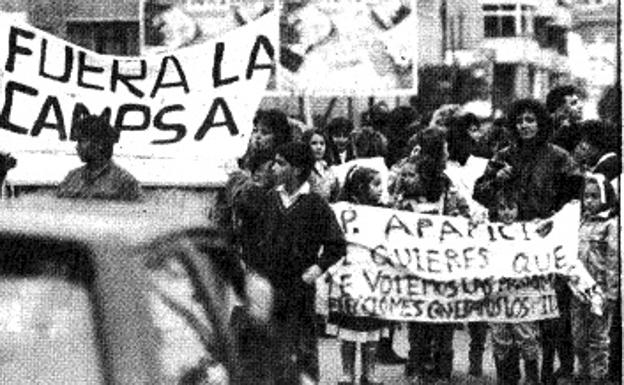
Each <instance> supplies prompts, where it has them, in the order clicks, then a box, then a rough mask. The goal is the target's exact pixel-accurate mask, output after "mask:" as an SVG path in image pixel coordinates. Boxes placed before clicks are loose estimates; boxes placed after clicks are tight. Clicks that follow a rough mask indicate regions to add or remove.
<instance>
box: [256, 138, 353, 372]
mask: <svg viewBox="0 0 624 385" xmlns="http://www.w3.org/2000/svg"><path fill="white" fill-rule="evenodd" d="M314 162H315V160H314V155H313V154H312V151H311V150H310V148H309V146H307V145H305V144H303V143H294V142H292V143H286V144H284V145H281V146H279V147H278V148H277V149H276V155H275V161H274V164H273V166H272V170H271V171H272V173H273V178H274V181H275V182H276V187H275V188H274V189H272V190H271V191H269V193H268V195H267V197H266V200H265V204H264V209H263V212H262V217H263V220H262V226H261V228H260V229H259V231H260V239H261V241H260V244H259V247H258V248H257V250H256V255H255V256H254V257H253V258H251V261H250V262H251V265H252V267H253V268H254V269H255V270H256V271H258V272H259V273H260V274H261V275H264V276H265V277H266V278H267V279H268V280H269V282H271V284H272V285H273V288H274V308H273V310H274V311H273V316H272V318H273V319H272V321H273V322H272V334H273V336H274V341H275V350H274V353H273V357H272V358H271V361H272V367H273V377H274V380H275V383H277V384H282V383H283V384H294V383H298V382H299V377H300V376H301V375H304V376H305V375H307V376H308V377H312V378H316V377H318V374H317V372H318V360H317V358H318V357H317V353H316V333H315V328H314V324H315V316H314V294H315V287H314V284H315V280H316V278H318V277H319V276H320V275H321V274H322V273H323V272H324V271H325V270H326V269H327V268H328V267H330V266H331V265H333V264H334V263H336V262H337V261H338V260H339V259H340V258H341V257H343V256H344V255H345V254H346V242H345V238H344V234H343V233H342V230H341V229H340V226H339V225H338V222H337V220H336V216H335V215H334V212H333V211H332V209H331V208H330V207H329V205H328V203H327V202H326V201H325V200H324V199H323V198H322V197H321V196H320V195H318V194H316V193H313V192H310V185H309V184H308V182H307V180H308V177H309V176H310V172H311V170H312V167H313V166H314ZM293 358H294V359H293Z"/></svg>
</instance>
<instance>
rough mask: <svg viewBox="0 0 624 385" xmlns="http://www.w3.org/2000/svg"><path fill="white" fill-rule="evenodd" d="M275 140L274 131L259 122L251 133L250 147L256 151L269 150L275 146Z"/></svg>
mask: <svg viewBox="0 0 624 385" xmlns="http://www.w3.org/2000/svg"><path fill="white" fill-rule="evenodd" d="M274 138H275V135H274V134H273V130H271V129H270V128H269V127H267V126H265V125H264V124H263V123H262V122H258V123H257V124H256V125H255V126H254V129H253V131H252V132H251V140H250V146H251V148H252V149H254V150H268V149H269V148H271V146H273V140H274Z"/></svg>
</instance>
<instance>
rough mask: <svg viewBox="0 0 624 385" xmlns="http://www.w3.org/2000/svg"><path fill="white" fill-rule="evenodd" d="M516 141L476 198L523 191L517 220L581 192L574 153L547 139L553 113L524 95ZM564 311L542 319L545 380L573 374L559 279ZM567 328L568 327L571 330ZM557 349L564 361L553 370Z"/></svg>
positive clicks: (549, 211)
mask: <svg viewBox="0 0 624 385" xmlns="http://www.w3.org/2000/svg"><path fill="white" fill-rule="evenodd" d="M508 121H509V122H510V124H511V125H512V128H511V135H512V143H513V144H512V145H510V146H508V147H506V148H504V149H502V150H500V151H498V152H497V153H496V154H494V157H493V158H492V159H491V160H490V162H489V163H488V165H487V167H486V169H485V173H484V174H483V175H482V176H481V177H480V178H479V179H477V181H476V183H475V188H474V196H473V197H474V199H475V200H476V201H477V202H479V203H481V204H483V205H484V206H486V207H489V208H491V207H492V206H493V204H494V203H495V196H496V193H497V192H498V191H500V190H501V189H502V188H503V187H505V188H512V189H514V190H516V191H518V192H519V200H518V220H520V221H531V220H534V219H537V218H547V217H550V216H551V215H553V214H554V213H555V212H557V211H558V210H559V209H561V207H563V205H564V204H566V203H567V202H569V201H570V200H572V199H574V198H577V197H579V196H580V188H581V186H582V183H583V178H582V176H581V175H580V173H579V171H578V168H577V166H576V164H575V163H574V161H573V160H572V157H571V156H570V154H568V152H567V151H565V150H564V149H562V148H561V147H558V146H556V145H553V144H550V143H548V141H547V139H548V134H549V131H550V130H549V117H548V114H547V112H546V109H545V107H544V106H543V105H542V104H541V103H540V102H538V101H536V100H532V99H522V100H518V101H516V102H514V103H513V104H512V105H511V108H510V112H509V114H508ZM557 286H558V289H557V302H558V305H559V310H560V313H561V317H560V318H559V319H556V320H553V321H544V322H543V325H542V349H543V358H542V382H543V383H544V384H552V383H555V381H556V377H558V376H560V377H570V376H571V375H572V373H573V370H574V356H573V347H572V340H571V335H570V297H571V293H570V290H569V289H568V288H567V285H566V284H565V283H563V282H559V284H558V285H557ZM566 331H567V332H566ZM555 349H556V350H557V351H558V354H559V361H560V362H561V366H560V368H559V370H558V375H554V374H553V369H554V368H553V366H554V355H555Z"/></svg>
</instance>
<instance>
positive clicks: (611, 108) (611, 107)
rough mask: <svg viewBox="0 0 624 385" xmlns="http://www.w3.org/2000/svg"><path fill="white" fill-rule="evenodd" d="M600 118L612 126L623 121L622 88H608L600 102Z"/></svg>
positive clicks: (612, 86)
mask: <svg viewBox="0 0 624 385" xmlns="http://www.w3.org/2000/svg"><path fill="white" fill-rule="evenodd" d="M598 116H599V117H600V119H602V120H605V121H609V122H611V123H612V124H619V123H620V122H621V121H622V118H621V117H622V91H621V90H620V87H617V86H614V85H611V86H609V87H607V88H606V89H605V90H604V92H603V94H602V96H601V97H600V100H599V101H598Z"/></svg>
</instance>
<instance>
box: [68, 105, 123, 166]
mask: <svg viewBox="0 0 624 385" xmlns="http://www.w3.org/2000/svg"><path fill="white" fill-rule="evenodd" d="M73 131H74V138H75V139H76V140H78V141H80V140H85V139H87V140H91V141H94V142H97V143H99V144H101V145H102V154H101V155H102V156H104V157H105V158H107V159H111V158H112V157H113V147H114V146H115V143H117V142H118V141H119V130H117V129H116V128H114V127H113V126H111V125H110V124H109V123H108V120H107V119H105V118H104V117H102V116H97V115H87V116H86V117H84V118H82V119H80V120H79V121H78V122H76V124H75V125H74V127H73Z"/></svg>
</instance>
